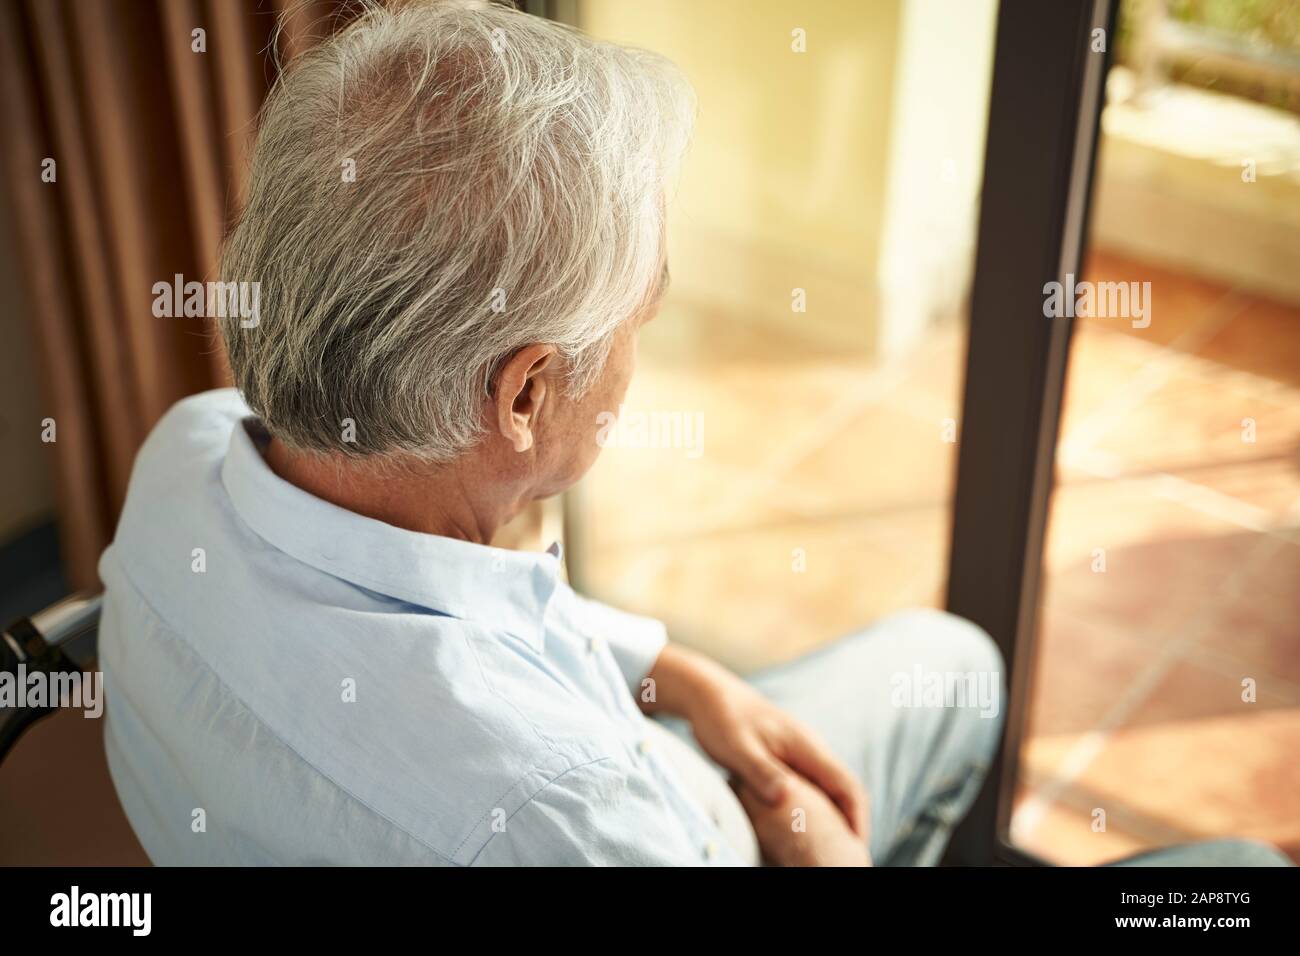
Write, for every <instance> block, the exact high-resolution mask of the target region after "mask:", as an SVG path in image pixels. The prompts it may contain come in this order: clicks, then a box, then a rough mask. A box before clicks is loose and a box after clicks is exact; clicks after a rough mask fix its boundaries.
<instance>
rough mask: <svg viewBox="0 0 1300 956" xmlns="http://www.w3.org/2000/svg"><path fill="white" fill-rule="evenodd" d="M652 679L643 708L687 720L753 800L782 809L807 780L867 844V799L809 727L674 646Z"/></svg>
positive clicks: (661, 658) (717, 667) (706, 748)
mask: <svg viewBox="0 0 1300 956" xmlns="http://www.w3.org/2000/svg"><path fill="white" fill-rule="evenodd" d="M650 678H651V679H652V680H653V681H654V686H655V697H656V699H655V700H654V701H650V702H646V703H643V704H642V709H644V710H645V711H646V712H648V713H650V712H654V711H665V712H667V713H671V714H678V715H680V716H682V717H685V718H686V719H687V720H688V721H689V722H690V724H691V729H692V730H693V731H694V733H695V739H696V740H698V741H699V743H700V746H701V747H702V748H703V749H704V752H705V753H707V754H708V755H709V756H710V757H712V758H713V759H714V760H715V761H717V762H718V763H719V764H721V765H722V766H723V767H725V768H727V769H728V770H729V771H731V772H732V773H733V774H735V775H736V777H738V778H739V779H740V781H741V782H742V783H743V784H745V785H746V786H747V787H748V789H749V790H750V791H751V796H758V797H759V798H760V799H761V800H763V801H764V802H765V803H767V804H769V805H770V806H777V805H780V806H785V805H786V802H787V801H788V799H789V796H790V793H791V791H792V790H794V789H798V787H796V786H795V784H796V782H797V781H798V780H799V779H800V778H805V779H806V782H809V783H811V784H813V785H815V786H816V787H818V788H820V789H821V791H823V793H824V794H825V797H823V799H825V798H826V797H829V798H830V800H831V801H833V805H834V806H837V807H838V808H839V810H840V812H841V813H842V814H843V820H842V822H843V823H845V824H847V826H848V828H849V829H850V830H851V831H852V832H853V833H856V834H857V835H858V837H859V838H860V841H861V842H865V840H866V836H867V806H868V804H867V795H866V793H865V791H864V790H863V789H862V786H861V784H859V783H858V781H857V778H855V777H854V776H853V774H852V773H850V772H849V770H848V768H847V767H845V766H844V765H843V764H842V763H840V761H839V760H837V759H836V758H835V756H834V755H833V754H832V753H831V752H830V750H829V748H828V747H827V746H826V744H825V743H823V742H822V740H821V739H820V738H819V737H818V736H817V735H816V734H815V733H814V732H813V731H812V730H811V729H810V728H808V727H806V726H804V725H803V724H802V723H801V722H799V721H798V720H796V719H795V718H794V717H793V716H791V715H790V714H788V713H786V712H785V711H783V710H782V709H781V708H779V707H777V706H776V705H775V704H773V703H772V702H771V701H769V700H768V699H767V698H765V697H764V696H763V695H762V694H760V693H758V691H756V690H754V689H753V688H752V687H750V686H749V685H748V684H746V683H745V682H744V681H742V680H741V679H740V678H738V677H736V675H734V674H732V673H731V672H730V671H728V670H727V669H726V668H724V667H721V666H720V665H718V664H715V663H714V662H713V661H710V660H709V659H708V658H706V657H704V656H702V655H700V654H696V653H693V652H691V651H688V650H685V649H684V648H680V647H677V646H676V645H673V644H669V645H668V646H667V647H666V648H664V651H663V653H662V654H660V655H659V660H658V661H656V662H655V666H654V669H653V670H652V671H651V672H650ZM751 816H752V814H751Z"/></svg>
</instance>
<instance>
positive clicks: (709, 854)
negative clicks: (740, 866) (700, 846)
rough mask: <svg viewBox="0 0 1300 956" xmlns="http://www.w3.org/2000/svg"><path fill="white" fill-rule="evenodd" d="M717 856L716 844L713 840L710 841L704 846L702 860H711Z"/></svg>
mask: <svg viewBox="0 0 1300 956" xmlns="http://www.w3.org/2000/svg"><path fill="white" fill-rule="evenodd" d="M717 855H718V844H717V841H715V840H710V841H709V842H708V843H706V844H704V859H706V860H712V859H713V858H714V857H716V856H717Z"/></svg>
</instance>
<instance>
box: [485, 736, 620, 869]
mask: <svg viewBox="0 0 1300 956" xmlns="http://www.w3.org/2000/svg"><path fill="white" fill-rule="evenodd" d="M613 759H614V758H613V757H609V756H604V757H593V758H592V759H591V760H587V761H584V762H583V763H580V764H574V765H573V766H571V767H566V768H565V769H564V770H562V771H560V772H559V773H557V774H556V775H555V776H554V777H552V778H551V779H550V780H547V781H546V782H545V783H544V784H542V785H541V786H540V787H538V788H537V791H536V792H535V793H534V794H533V795H532V796H531V797H529V798H528V799H527V800H525V801H524V802H523V803H521V804H520V805H519V807H518V808H517V809H516V810H515V812H514V813H512V814H510V816H508V817H506V820H507V822H508V821H510V820H513V819H514V818H515V816H517V815H518V814H519V813H520V812H521V811H523V810H524V809H526V808H527V807H529V806H531V805H532V804H533V803H535V802H537V798H538V797H540V796H541V795H542V794H543V793H545V792H546V791H547V790H549V789H550V788H551V787H552V786H554V785H555V784H556V783H558V782H559V781H560V780H561V779H563V778H564V777H567V776H568V775H569V774H571V773H573V772H574V771H575V770H582V769H583V768H584V767H590V766H591V765H592V764H597V763H601V762H603V761H607V760H613ZM510 789H511V790H513V789H514V787H511V788H510ZM506 792H507V793H509V791H506ZM503 832H505V831H497V832H494V833H493V834H492V835H491V836H490V837H488V838H487V839H486V840H485V841H483V845H482V846H481V847H479V848H478V850H477V851H475V853H474V855H473V856H472V857H470V860H469V863H468V864H466V865H467V866H473V865H474V864H475V863H476V862H477V861H478V858H479V857H480V856H482V855H483V853H484V851H485V850H487V848H488V847H490V846H491V845H492V841H493V840H495V839H496V838H497V836H498V835H499V833H503Z"/></svg>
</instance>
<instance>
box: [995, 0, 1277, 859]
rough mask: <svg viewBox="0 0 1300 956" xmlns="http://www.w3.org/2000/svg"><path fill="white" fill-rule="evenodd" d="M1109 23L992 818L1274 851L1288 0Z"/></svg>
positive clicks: (1035, 828) (1071, 846)
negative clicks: (1086, 220)
mask: <svg viewBox="0 0 1300 956" xmlns="http://www.w3.org/2000/svg"><path fill="white" fill-rule="evenodd" d="M1119 39H1120V45H1119V47H1118V50H1117V63H1116V65H1115V66H1114V68H1113V69H1112V71H1111V74H1110V76H1109V77H1108V80H1107V94H1108V95H1107V100H1108V101H1107V106H1106V108H1105V112H1104V114H1103V117H1102V131H1103V132H1102V139H1101V144H1100V154H1099V159H1098V165H1097V180H1096V186H1095V194H1094V202H1093V211H1092V236H1091V240H1090V241H1091V248H1090V253H1089V255H1088V257H1087V261H1086V264H1085V266H1084V269H1083V275H1082V276H1081V277H1080V278H1082V279H1083V280H1085V281H1086V282H1087V283H1093V284H1094V285H1093V286H1092V291H1093V292H1096V293H1098V294H1097V295H1096V297H1095V301H1094V304H1093V308H1092V309H1091V311H1090V314H1087V315H1085V316H1083V317H1081V318H1080V319H1079V320H1078V321H1077V323H1076V327H1075V337H1074V343H1073V350H1072V355H1071V359H1070V368H1069V377H1068V382H1067V393H1066V408H1065V414H1064V418H1063V421H1062V431H1061V441H1060V445H1059V447H1058V454H1057V486H1056V491H1055V493H1054V498H1053V502H1052V508H1051V521H1050V529H1049V535H1048V550H1047V557H1046V563H1047V566H1046V571H1047V577H1046V582H1047V584H1046V591H1045V598H1044V604H1043V608H1042V620H1041V629H1040V638H1039V643H1038V654H1037V662H1036V672H1035V675H1034V680H1033V681H1032V716H1031V720H1030V726H1029V729H1028V734H1027V738H1026V740H1025V743H1024V746H1023V751H1022V765H1021V776H1020V780H1019V786H1018V788H1017V804H1016V810H1015V814H1014V818H1013V824H1012V835H1013V838H1014V839H1015V840H1016V841H1017V842H1018V843H1020V844H1022V845H1024V846H1025V847H1027V848H1028V849H1031V850H1033V851H1035V852H1037V853H1039V854H1041V855H1043V856H1046V857H1048V858H1050V859H1052V860H1055V861H1059V862H1063V863H1070V864H1091V863H1097V862H1101V861H1104V860H1109V859H1113V858H1115V857H1118V856H1122V855H1124V854H1127V853H1131V852H1136V851H1140V850H1142V849H1146V848H1149V847H1156V846H1163V845H1168V844H1172V843H1182V842H1187V841H1191V840H1195V839H1200V838H1210V837H1223V836H1244V837H1258V838H1262V839H1265V840H1268V841H1270V842H1273V843H1275V844H1277V845H1279V846H1281V847H1282V848H1283V849H1285V850H1286V851H1288V852H1289V853H1290V854H1291V855H1292V856H1293V857H1295V858H1297V859H1300V759H1297V755H1300V623H1297V622H1300V586H1298V585H1300V270H1297V269H1296V264H1297V261H1296V253H1297V250H1300V175H1297V171H1298V170H1300V120H1298V118H1297V117H1298V114H1300V96H1298V95H1297V90H1298V89H1300V84H1298V82H1297V81H1298V80H1300V75H1298V74H1297V72H1296V71H1295V68H1294V64H1295V62H1296V55H1297V53H1298V52H1300V8H1297V7H1296V6H1295V5H1294V4H1290V3H1286V2H1261V3H1252V4H1229V3H1208V2H1203V3H1166V4H1162V3H1156V2H1146V3H1126V4H1124V5H1123V7H1122V8H1121V34H1120V38H1119ZM1229 52H1231V55H1228V53H1229ZM1287 62H1289V63H1290V64H1292V66H1291V67H1290V68H1287V67H1286V66H1285V64H1286V63H1287ZM1104 283H1117V285H1115V286H1111V287H1106V286H1104V285H1103V284H1104ZM1118 284H1122V285H1118ZM1112 292H1113V293H1114V294H1113V295H1112ZM1124 294H1127V295H1128V302H1127V303H1125V302H1124V301H1123V298H1124ZM1076 301H1077V299H1076Z"/></svg>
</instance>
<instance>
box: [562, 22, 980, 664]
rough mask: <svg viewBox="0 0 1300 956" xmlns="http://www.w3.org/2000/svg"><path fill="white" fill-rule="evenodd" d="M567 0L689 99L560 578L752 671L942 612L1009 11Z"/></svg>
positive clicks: (574, 500)
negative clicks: (994, 102) (663, 267)
mask: <svg viewBox="0 0 1300 956" xmlns="http://www.w3.org/2000/svg"><path fill="white" fill-rule="evenodd" d="M566 7H567V8H568V9H569V11H570V12H571V14H572V15H573V17H574V18H575V22H576V23H577V25H578V26H580V27H581V28H582V29H583V30H585V31H587V32H589V33H591V34H593V35H595V36H597V37H602V38H606V39H611V40H616V41H618V42H622V43H631V44H634V45H637V46H641V47H645V48H649V49H651V50H653V51H655V52H658V53H661V54H664V55H665V56H667V57H669V58H670V59H671V60H673V61H674V62H675V63H676V64H677V65H678V66H679V67H680V68H681V69H682V70H683V71H684V72H685V74H686V75H687V77H688V78H689V79H690V81H691V83H692V84H693V86H694V88H695V90H696V94H697V96H698V101H699V114H698V122H697V129H696V135H695V138H694V142H693V143H692V146H691V149H690V152H689V153H688V156H687V159H686V164H685V168H684V170H683V174H682V177H681V182H680V186H679V188H678V190H677V192H676V194H675V195H674V196H673V197H671V201H670V235H669V258H670V267H671V273H672V288H671V291H670V293H669V295H668V297H667V300H666V302H665V305H664V308H663V310H662V312H661V314H660V315H659V317H658V318H657V319H656V320H655V321H654V322H653V323H652V324H651V325H650V326H648V327H647V328H646V329H645V330H644V331H643V332H642V335H641V355H640V367H639V371H638V373H637V377H636V379H635V380H634V383H633V386H632V390H631V391H630V393H629V395H628V397H627V402H626V406H625V408H624V409H623V414H622V419H621V423H620V425H619V427H618V428H617V429H616V430H614V431H613V432H612V433H611V435H610V436H609V440H608V441H607V442H606V447H605V450H604V452H603V454H602V456H601V459H600V461H599V462H598V464H597V466H596V468H595V469H594V470H593V472H592V474H591V475H590V476H588V478H587V479H585V480H584V481H583V482H582V484H581V485H580V486H579V488H578V489H577V491H576V492H575V493H573V494H571V495H570V497H569V500H568V501H567V508H568V514H567V516H566V517H567V521H568V529H569V533H568V538H569V546H568V554H569V558H570V564H569V571H570V575H571V577H572V578H573V580H574V581H575V583H576V584H577V585H578V586H579V587H581V588H583V589H585V590H587V591H588V592H590V593H593V594H594V595H596V596H598V597H600V598H602V599H604V600H607V601H609V602H610V603H613V604H617V605H620V606H623V607H627V608H629V609H632V610H638V611H642V612H645V613H650V614H654V615H655V616H657V617H660V618H662V619H664V620H666V621H668V623H669V625H670V628H671V631H672V633H673V635H674V638H675V639H676V640H679V641H682V642H685V643H688V644H693V645H695V646H696V647H699V648H701V649H704V650H707V651H708V652H709V653H711V654H712V655H713V656H715V657H716V658H718V659H720V660H722V661H723V662H725V663H727V664H729V665H730V666H732V667H733V668H735V669H737V670H739V671H741V672H750V671H753V670H755V669H758V668H760V667H763V666H766V665H770V664H773V663H776V662H779V661H782V660H785V659H788V658H791V657H794V656H796V655H799V654H801V653H804V652H806V651H808V650H810V649H811V648H813V647H815V646H817V645H819V644H821V643H824V642H826V641H829V640H832V639H834V638H836V637H838V636H840V635H843V634H845V633H847V632H849V631H851V630H854V629H857V628H859V627H861V626H863V625H865V624H866V623H868V622H870V621H871V620H873V619H874V618H877V617H879V616H880V615H882V614H884V613H886V612H888V611H891V610H894V609H897V608H902V607H915V606H924V605H932V606H942V604H943V601H944V585H945V578H946V574H947V565H948V542H949V536H950V534H949V532H950V521H951V501H952V494H953V480H954V473H955V467H956V456H957V448H958V437H959V434H960V429H961V419H962V414H961V383H962V368H963V364H964V361H965V350H966V329H967V302H968V295H969V289H970V282H971V276H972V272H973V267H974V238H975V225H976V220H977V214H978V200H977V196H978V191H979V184H980V181H981V176H982V163H983V156H984V145H985V144H984V133H985V126H986V118H987V110H988V90H989V80H990V73H991V68H992V54H993V32H994V24H995V21H996V3H994V2H993V0H977V2H961V3H956V2H948V0H936V2H921V3H904V2H902V0H877V2H872V3H861V2H858V0H824V2H819V3H814V4H800V5H795V4H790V3H786V2H781V0H710V2H708V3H700V2H697V0H661V2H656V3H628V2H625V0H578V2H576V3H574V4H572V5H567V4H566Z"/></svg>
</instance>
